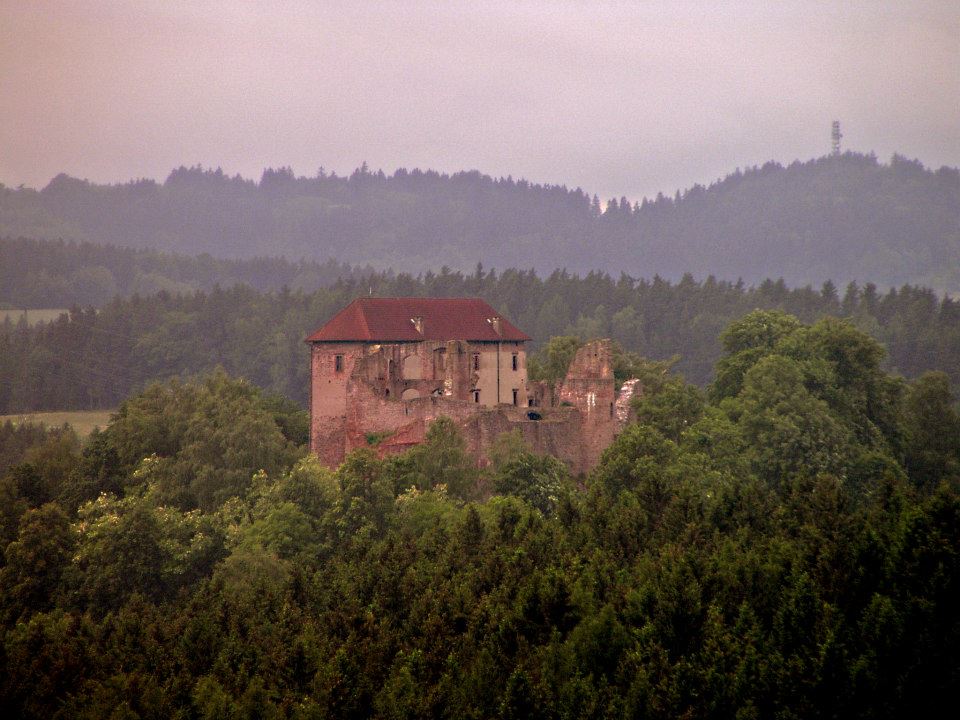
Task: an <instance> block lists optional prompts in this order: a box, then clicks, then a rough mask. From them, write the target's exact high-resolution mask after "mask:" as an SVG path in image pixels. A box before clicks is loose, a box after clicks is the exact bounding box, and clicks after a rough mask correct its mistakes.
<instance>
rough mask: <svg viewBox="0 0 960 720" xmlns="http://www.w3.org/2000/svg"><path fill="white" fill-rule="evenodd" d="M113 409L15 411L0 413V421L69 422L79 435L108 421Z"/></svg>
mask: <svg viewBox="0 0 960 720" xmlns="http://www.w3.org/2000/svg"><path fill="white" fill-rule="evenodd" d="M113 412H114V411H113V410H66V411H63V412H38V413H17V414H13V415H0V423H5V422H6V421H7V420H10V421H12V422H13V423H14V424H15V425H17V424H19V423H43V424H44V425H46V426H47V427H59V426H60V425H63V424H64V423H69V424H70V426H71V427H72V428H73V429H74V430H76V432H77V434H78V435H80V437H86V436H87V435H89V434H90V433H91V432H92V431H93V429H94V428H95V427H99V428H101V429H103V428H105V427H106V426H107V423H109V422H110V415H112V414H113Z"/></svg>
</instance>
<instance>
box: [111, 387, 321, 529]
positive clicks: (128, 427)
mask: <svg viewBox="0 0 960 720" xmlns="http://www.w3.org/2000/svg"><path fill="white" fill-rule="evenodd" d="M103 435H104V436H105V439H106V440H105V441H106V443H107V444H108V446H109V447H110V448H112V449H113V450H114V452H115V453H116V456H117V458H118V461H119V463H120V465H121V467H123V468H125V469H126V471H127V473H128V478H129V479H128V480H127V482H128V483H134V484H141V483H154V484H155V485H156V488H157V491H158V492H159V493H160V496H161V499H162V501H163V502H168V503H173V504H175V505H177V506H179V507H181V508H184V509H190V508H193V507H200V508H203V509H204V510H207V511H210V510H212V509H214V508H216V507H217V506H219V505H220V504H221V503H223V501H224V500H226V499H227V498H230V497H232V496H237V495H242V494H243V493H244V492H245V491H246V489H247V487H248V486H249V483H250V478H251V477H252V476H253V474H254V473H255V472H257V471H259V470H264V471H266V472H267V473H269V474H275V473H277V472H278V471H279V470H280V469H281V468H282V467H285V466H288V465H290V464H292V463H293V462H294V461H295V460H296V459H297V457H299V456H300V454H301V452H302V451H300V450H298V449H297V448H296V447H295V446H293V445H292V443H290V441H289V440H288V439H287V438H286V437H285V436H284V434H283V431H282V430H281V428H280V426H279V425H278V423H277V421H276V418H275V415H274V413H273V412H272V410H271V408H269V407H264V405H263V403H262V401H261V400H260V395H259V392H258V391H257V390H256V389H255V388H254V387H252V386H251V385H249V384H248V383H245V382H243V381H238V380H233V379H231V378H229V377H228V376H227V375H226V374H225V373H224V372H223V371H222V370H218V371H217V372H215V373H213V374H211V375H209V376H207V377H205V378H204V379H202V380H199V381H194V382H189V383H180V382H177V381H174V382H171V383H168V384H167V385H153V386H151V387H150V388H148V389H147V390H146V391H145V392H144V393H142V394H141V395H139V396H137V397H136V398H133V399H131V400H129V401H127V402H125V403H124V404H123V405H121V407H120V409H119V410H118V411H117V414H116V417H115V419H114V420H113V422H112V423H111V424H110V426H109V427H108V428H107V429H106V430H105V431H104V433H103ZM145 459H147V460H148V461H145Z"/></svg>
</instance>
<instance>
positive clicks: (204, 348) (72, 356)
mask: <svg viewBox="0 0 960 720" xmlns="http://www.w3.org/2000/svg"><path fill="white" fill-rule="evenodd" d="M367 293H373V294H375V295H379V296H404V295H429V296H441V297H442V296H480V297H483V298H485V299H487V300H488V301H489V302H490V303H491V304H492V305H493V306H494V307H496V308H497V309H498V310H500V311H501V312H502V313H504V315H505V316H506V317H509V318H510V319H511V320H513V321H514V322H515V323H516V324H517V325H518V326H519V327H520V328H522V329H523V330H525V331H526V332H527V333H529V334H530V335H532V336H533V338H534V349H536V348H537V347H539V346H541V345H542V344H543V342H545V341H546V340H547V339H548V338H550V337H552V336H558V335H576V336H579V337H581V338H594V337H612V338H614V339H615V340H617V341H618V342H619V343H620V344H621V345H622V346H623V347H624V348H625V349H626V350H629V351H633V352H638V353H640V354H642V355H644V356H646V357H649V358H653V359H666V358H670V357H672V356H675V355H679V356H680V360H679V362H678V363H677V365H676V370H678V371H679V372H681V373H682V374H683V375H684V376H685V377H687V378H688V379H690V380H691V381H693V382H695V383H696V384H699V385H704V384H706V383H707V382H709V380H710V379H711V373H712V368H713V364H714V363H715V362H716V360H717V358H718V357H719V355H720V343H719V341H718V336H719V334H720V332H721V331H722V329H723V328H724V327H725V326H726V325H727V324H728V323H729V322H730V321H732V320H734V319H736V318H738V317H741V316H743V315H744V314H745V313H747V312H749V311H751V310H753V309H755V308H764V309H782V310H785V311H787V312H790V313H792V314H794V315H796V316H798V317H800V318H801V319H803V320H804V321H807V322H809V321H813V320H815V319H817V318H819V317H822V316H825V315H831V316H837V317H845V318H850V319H851V320H852V321H853V322H854V323H855V324H856V326H857V327H859V328H861V329H862V330H864V331H866V332H868V333H869V334H870V335H872V336H873V337H875V338H876V339H877V340H879V341H880V342H881V343H882V344H883V345H884V346H885V347H886V350H887V353H888V355H887V359H886V361H885V367H886V368H887V369H888V370H890V371H892V372H897V373H900V374H903V375H905V376H906V377H917V376H919V375H920V374H921V373H922V372H923V371H925V370H942V371H944V372H946V373H947V374H948V376H949V377H950V378H951V381H952V382H953V383H955V384H956V383H958V382H960V306H958V304H957V303H956V302H955V301H953V300H951V299H950V298H948V297H945V298H943V299H942V300H941V299H938V298H937V296H936V295H935V294H934V293H933V292H932V291H931V290H927V289H922V288H916V287H912V286H904V287H902V288H900V289H898V290H893V289H892V290H890V291H888V292H886V293H879V292H878V291H877V289H876V287H875V286H873V285H870V284H868V285H866V286H865V287H862V288H861V287H858V286H856V285H854V284H851V285H850V286H848V287H847V288H845V289H844V290H843V291H842V292H840V293H838V291H837V289H836V288H835V287H834V286H833V285H832V284H831V283H826V284H825V285H824V286H823V287H822V288H821V289H820V290H813V289H811V288H809V287H807V288H799V289H789V288H787V286H786V284H785V283H784V282H783V281H782V280H779V281H776V282H774V281H771V280H767V281H764V282H763V283H760V284H759V285H758V286H756V287H750V288H748V287H745V286H744V285H743V284H742V283H729V282H719V281H716V280H714V279H713V278H708V279H707V280H705V281H703V282H696V281H694V280H693V279H692V278H691V277H689V276H686V277H684V278H683V279H682V280H681V281H680V282H678V283H671V282H668V281H665V280H661V279H659V278H655V279H654V280H652V281H647V280H633V279H631V278H629V277H626V276H621V277H620V278H619V279H616V280H615V279H613V278H611V277H610V276H608V275H606V274H603V273H590V274H589V275H586V276H584V277H579V276H576V275H571V274H569V273H566V272H561V271H557V272H554V273H552V274H551V275H549V276H548V277H539V276H538V275H536V274H535V273H534V272H533V271H517V270H507V271H504V272H502V273H497V272H494V271H489V272H485V271H483V270H482V269H481V268H479V267H478V268H477V270H476V272H475V273H473V274H470V275H464V274H462V273H459V272H450V271H442V272H440V273H426V274H424V275H422V276H420V277H412V276H410V275H405V274H399V275H393V274H373V275H369V276H366V277H363V278H360V279H356V278H354V279H345V280H340V281H338V282H336V283H335V284H334V285H333V286H331V287H328V288H323V289H321V290H318V291H316V292H314V293H302V292H291V291H286V290H284V291H280V292H277V293H259V292H257V291H255V290H253V289H251V288H248V287H244V286H235V287H233V288H229V289H219V288H218V289H215V290H213V291H211V292H208V293H207V292H197V293H191V294H187V295H171V294H169V293H159V294H157V295H153V296H150V297H139V296H134V297H131V298H123V299H122V298H117V299H115V300H113V301H112V302H110V303H109V304H107V305H106V306H104V307H103V308H101V309H100V310H99V311H94V310H92V309H90V310H81V309H75V310H74V311H72V312H71V313H70V314H69V315H68V316H62V317H61V318H60V319H59V320H58V321H55V322H52V323H49V324H44V325H39V326H36V327H33V328H30V327H27V326H26V324H25V323H19V324H15V323H13V322H7V323H6V324H4V325H0V412H17V411H22V410H43V409H56V410H66V409H95V408H109V407H115V406H116V404H117V403H118V402H119V401H120V400H121V399H122V398H123V397H125V396H126V395H127V394H129V393H130V392H132V391H135V390H137V389H140V388H142V387H144V386H145V385H146V384H147V383H148V382H150V381H152V380H155V379H164V378H169V377H172V376H176V375H190V374H194V373H198V372H203V371H207V370H211V369H213V368H214V367H216V366H218V365H219V366H222V367H224V368H226V369H227V370H228V371H229V372H230V373H231V374H234V375H238V376H242V377H245V378H248V379H250V380H251V381H253V382H254V383H256V384H257V385H258V386H260V387H264V388H268V389H269V390H270V391H272V392H275V393H278V394H282V395H285V396H287V397H289V398H291V399H294V400H296V401H297V402H300V403H305V402H306V398H307V392H308V387H309V382H308V375H307V371H308V367H307V366H308V359H307V350H306V346H305V345H304V344H303V342H302V341H303V339H304V337H306V335H307V334H308V333H309V332H310V331H312V330H313V329H315V328H316V327H317V326H319V325H320V324H322V323H323V322H325V321H326V320H328V319H329V318H330V317H331V316H332V315H333V314H334V313H335V312H337V311H338V310H340V309H341V308H342V307H344V306H345V305H346V304H347V303H349V302H350V301H351V300H353V299H354V298H355V297H357V296H359V295H366V294H367Z"/></svg>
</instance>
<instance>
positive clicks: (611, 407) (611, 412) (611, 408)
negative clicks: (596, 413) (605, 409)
mask: <svg viewBox="0 0 960 720" xmlns="http://www.w3.org/2000/svg"><path fill="white" fill-rule="evenodd" d="M610 417H613V403H610Z"/></svg>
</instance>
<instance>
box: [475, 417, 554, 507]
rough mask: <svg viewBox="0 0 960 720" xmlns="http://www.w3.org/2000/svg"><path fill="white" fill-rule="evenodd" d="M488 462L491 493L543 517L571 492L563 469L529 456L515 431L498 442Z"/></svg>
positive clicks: (547, 458)
mask: <svg viewBox="0 0 960 720" xmlns="http://www.w3.org/2000/svg"><path fill="white" fill-rule="evenodd" d="M491 460H492V462H493V467H494V475H493V489H494V492H496V493H499V494H501V495H512V496H514V497H518V498H520V499H521V500H524V501H525V502H527V503H529V504H530V505H531V506H532V507H534V508H536V509H537V510H539V511H540V512H542V513H543V514H544V515H551V514H552V513H553V512H555V511H556V509H557V506H558V505H559V503H560V500H561V498H562V497H563V496H564V495H565V494H566V493H567V492H569V491H570V490H571V489H572V488H571V479H570V471H569V469H568V468H567V466H566V465H564V464H563V462H561V461H560V460H558V459H557V458H555V457H551V456H550V455H537V454H535V453H533V452H531V451H530V450H529V449H527V448H526V447H525V446H524V444H523V440H522V438H521V437H520V433H519V431H514V432H513V433H504V435H503V436H501V438H498V443H497V447H496V450H495V452H494V453H493V457H492V458H491Z"/></svg>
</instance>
